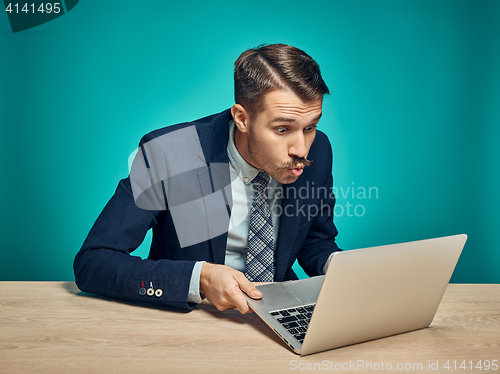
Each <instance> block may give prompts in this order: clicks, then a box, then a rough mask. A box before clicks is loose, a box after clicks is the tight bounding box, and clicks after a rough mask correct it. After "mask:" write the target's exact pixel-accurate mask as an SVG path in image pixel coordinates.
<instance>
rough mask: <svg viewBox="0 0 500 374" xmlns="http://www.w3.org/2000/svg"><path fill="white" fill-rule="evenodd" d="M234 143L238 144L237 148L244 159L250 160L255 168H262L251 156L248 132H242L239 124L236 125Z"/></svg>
mask: <svg viewBox="0 0 500 374" xmlns="http://www.w3.org/2000/svg"><path fill="white" fill-rule="evenodd" d="M234 144H235V145H236V150H237V151H238V153H239V154H240V155H241V157H243V160H245V161H246V162H248V163H249V164H250V165H252V166H253V167H254V168H257V169H260V167H258V166H257V163H256V162H255V161H254V160H253V158H252V156H250V152H249V151H248V133H247V132H246V133H242V132H241V131H240V130H239V129H238V126H234Z"/></svg>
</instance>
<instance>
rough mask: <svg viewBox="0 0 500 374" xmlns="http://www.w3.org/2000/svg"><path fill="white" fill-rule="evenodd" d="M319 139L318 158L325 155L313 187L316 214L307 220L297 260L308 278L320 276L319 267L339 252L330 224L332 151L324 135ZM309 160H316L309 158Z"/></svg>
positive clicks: (333, 228) (335, 230)
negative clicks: (315, 195)
mask: <svg viewBox="0 0 500 374" xmlns="http://www.w3.org/2000/svg"><path fill="white" fill-rule="evenodd" d="M320 136H321V137H318V141H319V142H320V147H318V148H319V149H320V150H321V156H322V157H325V155H326V163H325V164H326V165H325V169H324V170H323V173H321V174H322V177H321V179H320V183H321V182H322V184H320V186H321V187H319V188H318V187H314V188H315V189H316V192H317V193H318V195H319V196H318V197H317V199H318V200H317V201H316V204H315V205H316V206H317V210H316V211H315V213H316V214H315V216H314V217H313V218H312V219H311V223H310V224H311V226H310V229H309V232H308V234H307V237H306V239H305V241H304V244H303V247H302V250H301V252H300V254H299V257H298V261H299V264H300V266H301V267H302V268H303V269H304V271H305V272H306V273H307V274H308V275H309V276H316V275H321V274H324V268H323V266H324V264H325V262H326V261H327V260H328V258H329V256H330V255H331V254H332V253H333V252H337V251H342V249H340V248H339V247H338V246H337V243H336V241H335V237H336V236H337V234H338V231H337V228H336V227H335V224H334V223H333V217H334V207H335V195H334V194H333V176H332V161H333V154H332V148H331V145H330V142H329V140H328V138H327V137H326V135H324V134H321V135H320ZM313 157H317V156H316V155H313ZM318 158H319V157H318Z"/></svg>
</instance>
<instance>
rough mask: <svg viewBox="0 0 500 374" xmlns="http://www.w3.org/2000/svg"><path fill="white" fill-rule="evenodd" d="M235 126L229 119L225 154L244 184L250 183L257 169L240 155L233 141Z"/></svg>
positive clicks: (257, 172)
mask: <svg viewBox="0 0 500 374" xmlns="http://www.w3.org/2000/svg"><path fill="white" fill-rule="evenodd" d="M235 127H236V125H235V123H234V120H233V119H231V120H230V121H229V141H228V142H227V155H228V157H229V161H230V162H231V165H232V166H233V167H234V169H235V170H236V172H237V173H238V176H239V177H240V178H241V179H242V180H243V183H245V184H246V185H248V184H250V183H252V180H253V179H254V178H255V177H256V176H257V174H259V171H260V170H259V169H257V168H255V167H253V166H252V165H250V164H249V163H248V162H246V161H245V159H244V158H243V157H241V155H240V153H239V152H238V149H237V148H236V144H235V142H234V128H235Z"/></svg>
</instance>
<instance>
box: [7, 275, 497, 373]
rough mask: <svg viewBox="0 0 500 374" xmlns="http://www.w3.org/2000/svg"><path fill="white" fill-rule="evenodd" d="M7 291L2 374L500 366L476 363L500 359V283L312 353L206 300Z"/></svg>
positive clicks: (57, 287)
mask: <svg viewBox="0 0 500 374" xmlns="http://www.w3.org/2000/svg"><path fill="white" fill-rule="evenodd" d="M0 295H1V298H0V373H2V374H3V373H5V374H15V373H51V374H57V373H64V374H73V373H138V374H142V373H255V374H263V373H290V372H308V373H311V372H340V373H349V372H384V373H389V372H399V373H413V372H415V373H417V372H418V373H466V372H467V373H468V372H488V373H500V368H498V369H497V370H492V367H491V366H490V370H488V371H487V370H485V368H484V367H482V369H479V368H478V367H477V366H478V363H479V362H480V361H481V366H483V364H484V363H485V360H488V361H489V363H490V365H491V363H493V360H497V361H496V363H497V364H498V365H499V366H500V285H498V284H495V285H468V284H452V285H449V286H448V288H447V290H446V293H445V295H444V298H443V301H442V303H441V305H440V307H439V309H438V312H437V314H436V317H435V318H434V321H433V323H432V325H431V327H429V328H427V329H423V330H419V331H414V332H410V333H406V334H401V335H397V336H392V337H389V338H384V339H378V340H374V341H371V342H366V343H362V344H356V345H352V346H349V347H344V348H339V349H335V350H331V351H327V352H321V353H317V354H314V355H311V356H306V357H300V356H298V355H296V354H294V353H293V352H292V351H290V350H289V348H288V347H286V346H285V344H283V343H282V342H281V340H280V339H279V338H278V337H277V336H275V334H274V333H273V332H272V331H271V330H270V329H269V328H268V327H267V326H266V325H265V324H264V322H262V321H261V320H260V319H259V318H258V317H257V316H256V315H254V314H247V315H241V314H240V313H239V312H238V311H236V310H229V311H225V312H219V311H217V310H216V309H215V308H214V307H213V306H212V305H210V304H208V303H203V304H201V305H199V306H197V307H196V308H195V310H193V311H192V312H182V311H178V310H175V309H169V308H160V307H154V306H150V305H147V304H135V303H128V302H123V301H117V300H113V299H109V298H105V297H101V296H96V295H91V294H87V293H83V292H80V291H79V290H78V288H77V287H76V285H75V284H74V283H71V282H0ZM447 361H449V365H450V369H446V368H445V367H444V366H445V364H446V362H447ZM453 361H455V365H456V369H455V368H454V364H453ZM464 361H465V362H466V370H464V369H463V368H460V367H459V366H460V365H461V364H462V363H463V362H464ZM470 361H472V365H473V367H472V370H471V368H470V365H471V363H470ZM405 367H406V369H405ZM398 368H402V369H403V370H398ZM435 368H437V369H438V370H433V369H435ZM391 369H392V370H391Z"/></svg>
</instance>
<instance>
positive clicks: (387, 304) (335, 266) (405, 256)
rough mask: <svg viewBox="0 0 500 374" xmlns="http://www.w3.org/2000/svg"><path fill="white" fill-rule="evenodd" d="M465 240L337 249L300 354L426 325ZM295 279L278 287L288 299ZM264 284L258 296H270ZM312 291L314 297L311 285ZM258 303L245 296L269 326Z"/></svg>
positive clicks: (458, 238)
mask: <svg viewBox="0 0 500 374" xmlns="http://www.w3.org/2000/svg"><path fill="white" fill-rule="evenodd" d="M466 240H467V236H466V235H465V234H462V235H456V236H449V237H443V238H436V239H428V240H420V241H415V242H409V243H401V244H393V245H386V246H380V247H373V248H366V249H358V250H351V251H344V252H337V253H336V254H335V255H334V256H333V257H332V260H331V262H330V266H329V268H328V271H327V274H326V275H325V277H324V280H323V282H322V285H321V290H320V291H319V296H318V298H317V303H316V307H315V309H314V313H313V315H312V318H311V320H310V323H309V327H308V329H307V333H306V336H305V339H304V341H303V344H302V346H301V347H300V354H301V355H307V354H311V353H316V352H319V351H324V350H328V349H332V348H337V347H342V346H345V345H350V344H355V343H360V342H364V341H368V340H372V339H377V338H382V337H386V336H390V335H394V334H399V333H403V332H407V331H412V330H416V329H421V328H424V327H427V326H429V325H430V323H431V322H432V319H433V318H434V315H435V313H436V310H437V308H438V306H439V303H440V301H441V298H442V296H443V294H444V291H445V289H446V286H447V284H448V282H449V280H450V278H451V275H452V273H453V270H454V268H455V265H456V263H457V261H458V258H459V256H460V253H461V251H462V248H463V246H464V244H465V241H466ZM305 281H309V282H310V283H311V284H314V282H315V281H314V280H313V281H310V280H305ZM298 282H303V281H294V282H285V283H288V285H287V287H286V291H283V287H282V286H281V287H282V288H281V289H282V290H281V292H279V293H281V294H282V293H283V292H284V293H285V294H287V295H286V298H287V299H289V298H292V299H293V298H294V296H289V295H288V292H290V293H291V294H293V292H294V291H293V288H294V287H293V284H294V283H298ZM316 283H317V281H316ZM281 285H283V284H281ZM269 286H271V285H267V286H263V287H265V288H266V292H265V294H264V297H263V299H264V298H266V296H267V298H269V295H272V294H273V291H272V289H271V288H268V287H269ZM276 287H280V286H279V284H276ZM301 289H302V291H301V292H302V294H304V291H303V286H301ZM311 293H312V294H314V293H316V295H317V291H314V289H312V290H311ZM298 299H299V300H301V298H300V297H299V298H298ZM259 304H260V305H262V304H263V302H262V300H261V301H259V300H249V305H250V306H251V307H252V309H254V310H255V311H257V313H258V314H259V315H260V316H261V318H263V319H264V320H265V321H266V323H268V324H269V325H271V322H272V320H273V319H274V318H272V317H271V316H270V315H269V313H266V312H265V311H264V310H263V309H262V308H259ZM264 304H265V300H264ZM274 304H275V303H273V305H272V308H276V305H274ZM289 305H290V304H288V305H284V307H288V306H289ZM273 328H274V327H273ZM277 330H278V331H279V329H275V331H277ZM280 336H282V335H280ZM282 338H283V337H282ZM293 344H295V343H293V342H292V346H293ZM289 345H290V344H289ZM296 346H297V344H295V346H294V351H296V352H298V351H299V350H298V349H296Z"/></svg>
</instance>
